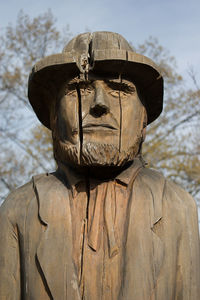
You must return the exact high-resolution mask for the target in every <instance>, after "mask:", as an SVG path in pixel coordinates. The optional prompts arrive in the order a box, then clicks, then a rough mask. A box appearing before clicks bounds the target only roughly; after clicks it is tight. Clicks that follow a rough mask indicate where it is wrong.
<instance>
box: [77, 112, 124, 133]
mask: <svg viewBox="0 0 200 300" xmlns="http://www.w3.org/2000/svg"><path fill="white" fill-rule="evenodd" d="M99 126H101V127H105V128H108V129H113V130H118V129H120V124H119V123H118V121H117V119H116V118H115V116H114V115H113V114H111V113H110V114H107V115H105V116H104V115H103V116H102V117H101V118H94V117H93V116H91V115H90V114H89V113H87V114H85V116H84V117H83V118H82V128H88V127H99Z"/></svg>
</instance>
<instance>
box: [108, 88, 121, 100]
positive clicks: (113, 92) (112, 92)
mask: <svg viewBox="0 0 200 300" xmlns="http://www.w3.org/2000/svg"><path fill="white" fill-rule="evenodd" d="M109 94H110V95H112V96H113V97H115V98H119V90H112V91H110V92H109Z"/></svg>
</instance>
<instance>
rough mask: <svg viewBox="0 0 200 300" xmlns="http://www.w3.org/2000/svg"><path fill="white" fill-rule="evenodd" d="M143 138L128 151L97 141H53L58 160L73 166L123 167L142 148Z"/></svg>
mask: <svg viewBox="0 0 200 300" xmlns="http://www.w3.org/2000/svg"><path fill="white" fill-rule="evenodd" d="M140 143H141V139H137V142H136V143H135V144H134V145H133V146H132V147H131V148H129V149H128V150H127V151H121V152H119V149H118V147H117V146H115V145H112V144H102V143H95V142H88V143H86V144H84V143H83V145H82V147H81V148H80V147H79V145H72V144H71V143H69V142H62V141H60V140H55V141H54V142H53V147H54V156H55V159H56V161H59V162H62V163H64V164H70V165H72V166H86V167H87V166H88V167H95V166H96V167H109V166H110V167H121V166H124V165H125V164H126V163H128V162H130V161H133V160H134V158H135V157H136V156H137V154H138V151H139V148H140Z"/></svg>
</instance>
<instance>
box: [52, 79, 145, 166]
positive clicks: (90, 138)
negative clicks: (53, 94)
mask: <svg viewBox="0 0 200 300" xmlns="http://www.w3.org/2000/svg"><path fill="white" fill-rule="evenodd" d="M145 116H146V112H145V108H144V106H143V105H142V103H141V101H140V99H139V96H138V93H137V88H136V86H135V85H134V84H133V83H132V82H131V81H128V80H121V79H115V78H106V79H105V77H104V78H101V77H99V76H96V75H90V76H89V78H88V80H87V81H83V80H80V79H73V80H71V81H70V82H68V83H67V84H66V85H65V86H64V87H63V88H62V90H61V92H60V97H59V104H58V110H57V126H56V127H57V132H56V134H55V136H56V137H57V141H56V144H57V143H58V142H59V143H60V146H61V147H62V148H63V151H65V150H66V149H65V147H71V149H76V150H75V152H76V155H77V156H78V157H77V159H76V163H79V164H83V165H84V164H86V165H87V164H89V165H90V164H93V165H122V164H124V163H125V162H126V161H129V160H132V159H133V158H134V157H135V156H136V154H137V153H138V149H139V145H140V142H141V138H142V134H143V124H144V118H145ZM58 148H59V147H58V145H57V146H55V147H54V151H55V152H56V151H58ZM73 151H74V150H73ZM59 152H60V153H57V154H56V153H55V154H56V159H57V160H59V156H60V155H61V156H63V154H62V153H61V152H62V151H59ZM88 155H92V158H91V157H90V158H87V156H88ZM66 159H67V158H66ZM70 160H71V159H70Z"/></svg>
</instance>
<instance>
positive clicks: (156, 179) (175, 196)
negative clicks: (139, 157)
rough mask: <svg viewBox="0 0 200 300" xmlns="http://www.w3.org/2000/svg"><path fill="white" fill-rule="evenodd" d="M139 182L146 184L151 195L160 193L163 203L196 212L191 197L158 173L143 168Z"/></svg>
mask: <svg viewBox="0 0 200 300" xmlns="http://www.w3.org/2000/svg"><path fill="white" fill-rule="evenodd" d="M140 177H141V181H142V182H143V183H144V184H146V185H147V186H148V187H149V188H150V189H151V191H152V193H153V194H157V193H160V196H161V195H162V201H163V203H165V202H166V204H168V206H171V207H176V208H177V209H186V210H187V209H188V210H189V211H190V210H193V211H196V210H197V206H196V202H195V200H194V199H193V198H192V196H191V195H190V194H189V193H188V192H186V191H185V190H184V189H183V188H182V187H180V186H178V185H177V184H175V183H174V182H172V181H171V180H169V179H166V178H165V177H164V176H163V175H162V174H161V173H160V172H158V171H156V170H154V169H150V168H144V169H143V170H142V171H141V172H140Z"/></svg>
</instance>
